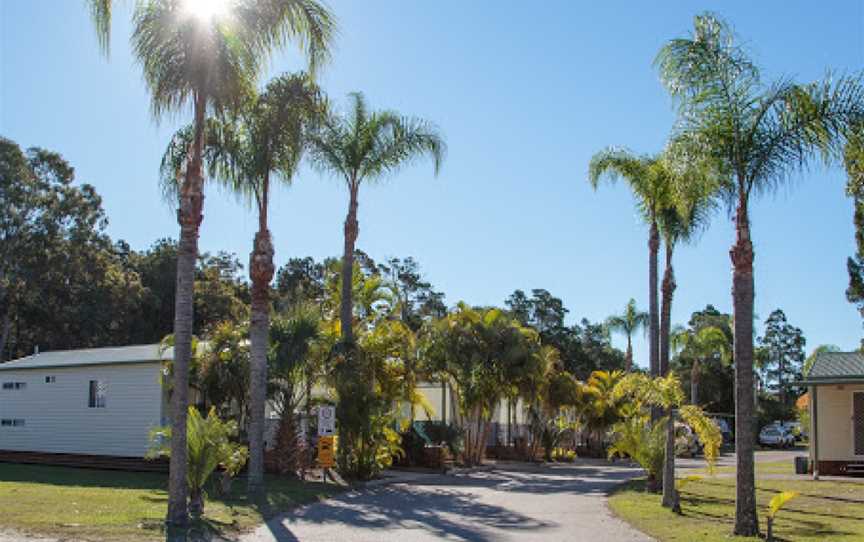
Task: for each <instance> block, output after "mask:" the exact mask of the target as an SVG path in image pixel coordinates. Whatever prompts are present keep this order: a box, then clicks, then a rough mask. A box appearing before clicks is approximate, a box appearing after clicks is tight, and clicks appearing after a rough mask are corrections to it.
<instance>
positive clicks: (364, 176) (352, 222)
mask: <svg viewBox="0 0 864 542" xmlns="http://www.w3.org/2000/svg"><path fill="white" fill-rule="evenodd" d="M89 5H90V8H91V14H92V16H93V20H94V23H95V28H96V32H97V35H98V37H99V43H100V46H101V47H102V48H103V51H104V52H105V53H106V54H107V52H108V48H109V43H110V28H111V16H112V2H111V0H90V2H89ZM132 20H133V21H132V22H133V32H132V36H131V43H132V48H133V51H134V54H135V57H136V58H137V60H138V62H139V64H140V65H141V68H142V71H143V74H144V79H145V82H146V84H147V87H148V89H149V90H150V94H151V109H152V112H153V115H154V117H156V118H157V119H159V118H161V117H163V116H165V115H166V114H169V113H177V112H182V111H183V110H185V109H186V108H187V107H191V109H192V111H193V118H192V124H191V125H190V126H189V127H188V128H185V129H183V130H181V131H180V132H178V133H177V134H176V135H175V136H174V137H173V139H172V141H171V143H170V144H169V146H168V150H167V151H166V153H165V157H164V158H163V161H162V166H161V172H162V177H163V182H164V186H165V188H166V193H167V194H170V195H171V198H172V200H173V201H174V202H176V203H177V205H178V210H177V219H178V223H179V225H180V242H179V250H178V264H177V294H176V303H175V322H174V371H173V379H174V381H173V383H172V389H173V393H172V413H173V417H172V434H173V438H172V441H171V462H170V476H169V503H168V515H167V521H168V523H169V524H171V525H175V526H184V525H186V524H187V522H188V509H187V503H188V495H187V484H186V470H187V455H186V451H187V443H186V425H187V406H188V402H189V397H188V389H189V382H188V374H189V371H188V367H189V362H190V358H191V354H192V341H193V337H192V323H193V311H192V307H193V304H192V294H193V282H194V270H195V262H196V259H197V256H198V235H199V230H200V227H201V222H202V220H203V216H204V215H203V204H204V181H205V169H206V170H207V173H208V177H210V178H211V179H214V180H218V181H220V182H221V183H223V184H224V185H225V186H228V187H229V188H231V189H233V190H235V191H236V192H237V193H238V194H240V195H241V196H242V197H243V198H245V199H246V201H248V202H250V203H251V204H252V205H253V206H254V207H255V209H256V211H257V213H258V222H259V228H258V231H257V232H256V234H255V239H254V243H253V250H252V253H251V255H250V266H249V267H250V276H251V280H252V307H251V323H250V342H251V345H250V348H251V364H250V366H251V369H250V373H251V375H250V420H249V431H248V433H249V439H250V459H249V490H250V491H253V492H254V491H260V490H261V488H262V485H263V430H264V402H265V397H266V382H267V374H266V372H267V364H266V355H267V350H268V346H269V331H268V330H269V310H270V303H269V299H268V296H269V283H270V281H271V279H272V278H273V272H274V265H273V256H274V249H273V242H272V237H271V234H270V231H269V227H268V208H269V205H270V193H271V182H272V181H273V180H279V181H282V182H286V183H290V182H291V180H292V179H293V177H294V174H295V173H296V171H297V167H298V165H299V163H300V161H301V158H302V156H303V155H304V153H308V155H309V157H310V158H311V163H312V164H313V165H314V166H316V167H317V168H318V169H320V170H322V171H327V172H331V173H333V174H335V175H338V176H339V177H340V178H342V179H344V181H345V183H346V185H347V187H348V189H349V193H350V202H349V210H348V216H347V218H346V221H345V247H344V253H343V261H342V265H343V272H342V276H343V288H342V289H343V292H342V298H341V303H342V307H341V316H342V322H341V335H342V340H343V342H344V343H345V344H347V345H351V344H352V342H353V331H352V326H353V322H352V290H351V284H352V280H351V273H352V269H353V257H354V247H355V242H356V239H357V235H358V231H359V228H358V221H357V207H358V192H359V188H360V185H361V184H362V183H363V182H364V181H369V180H374V179H376V178H378V177H380V176H382V175H384V174H386V173H388V172H391V171H393V170H395V169H397V168H398V167H399V166H400V165H402V164H404V163H406V162H409V161H411V160H412V159H414V158H416V157H418V156H419V155H424V154H426V155H430V156H431V157H432V158H433V159H434V162H435V170H436V173H437V171H438V168H439V167H440V164H441V161H442V159H443V156H444V152H445V146H444V143H443V141H442V139H441V137H440V136H439V135H438V133H437V131H436V130H435V128H434V127H433V126H431V125H429V124H428V123H425V122H423V121H419V120H415V119H411V118H406V117H403V116H401V115H399V114H397V113H394V112H390V111H380V112H376V111H370V110H369V109H368V107H367V104H366V101H365V100H364V98H363V96H362V95H361V94H359V93H357V94H352V95H351V104H350V110H349V111H348V113H347V114H346V115H344V116H342V115H339V114H338V113H336V112H335V111H333V108H331V107H330V104H329V102H328V101H327V100H326V98H324V97H323V95H322V92H321V91H320V89H319V88H318V87H317V86H316V85H315V82H314V79H313V75H314V74H315V72H316V70H317V69H318V68H319V67H320V66H321V65H322V64H323V63H324V62H325V61H326V60H327V59H328V57H329V52H330V50H331V46H332V43H333V39H334V35H335V34H336V23H335V18H334V16H333V14H332V13H331V12H330V11H329V10H328V9H327V8H326V7H325V6H324V5H323V4H322V3H319V2H318V1H317V0H257V1H252V0H209V1H208V0H147V1H142V2H138V3H137V4H136V6H135V8H134V12H133V16H132ZM288 43H294V44H297V45H299V46H300V49H301V52H302V54H303V55H304V56H305V58H306V60H307V62H308V66H309V74H289V75H283V76H280V77H277V78H276V79H274V80H273V81H271V82H270V83H269V84H267V86H266V88H265V89H264V90H263V92H260V93H259V92H258V91H257V89H256V87H257V84H258V80H259V78H260V76H261V74H262V71H263V68H264V66H265V64H266V62H267V60H268V59H269V57H270V55H271V54H272V53H273V51H275V50H276V49H278V48H281V47H283V46H284V45H286V44H288Z"/></svg>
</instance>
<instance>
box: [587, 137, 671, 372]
mask: <svg viewBox="0 0 864 542" xmlns="http://www.w3.org/2000/svg"><path fill="white" fill-rule="evenodd" d="M669 175H670V172H669V170H668V168H667V167H666V164H665V162H664V161H663V160H662V159H660V158H659V157H648V156H636V155H634V154H632V153H631V152H629V151H626V150H622V149H616V148H611V147H610V148H608V149H605V150H603V151H600V152H598V153H597V154H595V155H594V156H593V157H592V158H591V163H590V164H589V166H588V182H590V183H591V186H592V187H594V189H595V190H596V189H597V187H598V186H599V184H600V181H601V180H602V179H604V178H608V179H609V180H610V181H615V180H617V179H618V178H623V179H624V180H626V181H627V183H628V184H629V185H630V189H631V190H632V191H633V195H634V196H635V197H636V201H637V205H638V207H639V210H640V211H641V213H642V216H643V217H644V219H645V222H647V223H648V317H649V324H648V338H649V348H648V352H649V366H650V369H651V375H652V376H658V375H659V374H660V361H659V360H660V352H659V337H660V328H659V307H658V300H657V254H658V252H659V250H660V233H659V226H658V220H659V216H660V213H662V212H663V209H666V208H667V207H668V206H669V198H670V190H671V181H670V179H669Z"/></svg>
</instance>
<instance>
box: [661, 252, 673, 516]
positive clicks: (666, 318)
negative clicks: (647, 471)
mask: <svg viewBox="0 0 864 542" xmlns="http://www.w3.org/2000/svg"><path fill="white" fill-rule="evenodd" d="M673 251H674V245H673V244H672V243H671V242H670V241H669V240H668V239H667V241H666V269H665V271H664V272H663V286H662V289H663V305H662V308H661V314H660V373H661V374H662V375H663V376H666V375H667V374H668V373H669V332H670V330H671V326H672V296H673V295H674V294H675V270H674V269H673V268H672V253H673ZM666 414H667V416H668V422H667V424H668V426H667V430H666V454H665V456H664V458H663V506H665V507H666V508H672V507H674V506H675V415H674V411H673V409H672V407H669V409H668V410H667V413H666Z"/></svg>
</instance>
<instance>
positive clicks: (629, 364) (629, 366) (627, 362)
mask: <svg viewBox="0 0 864 542" xmlns="http://www.w3.org/2000/svg"><path fill="white" fill-rule="evenodd" d="M624 370H625V371H626V372H628V373H629V372H630V371H632V370H633V339H632V338H631V337H630V334H629V333H628V334H627V356H626V357H625V358H624Z"/></svg>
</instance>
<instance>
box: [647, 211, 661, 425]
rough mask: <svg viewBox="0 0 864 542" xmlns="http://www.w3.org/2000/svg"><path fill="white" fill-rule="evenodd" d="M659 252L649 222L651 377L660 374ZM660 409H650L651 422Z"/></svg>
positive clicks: (653, 222)
mask: <svg viewBox="0 0 864 542" xmlns="http://www.w3.org/2000/svg"><path fill="white" fill-rule="evenodd" d="M659 251H660V234H659V232H658V231H657V221H656V220H653V219H652V220H651V229H650V232H649V234H648V341H649V344H648V353H649V369H650V371H651V376H652V377H657V376H659V374H660V351H659V347H660V344H659V340H660V329H659V328H660V323H659V314H658V313H659V310H658V307H657V305H658V303H657V253H658V252H659ZM660 414H661V412H660V408H658V407H652V408H651V422H652V424H653V423H656V422H657V421H658V420H659V419H660Z"/></svg>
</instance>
